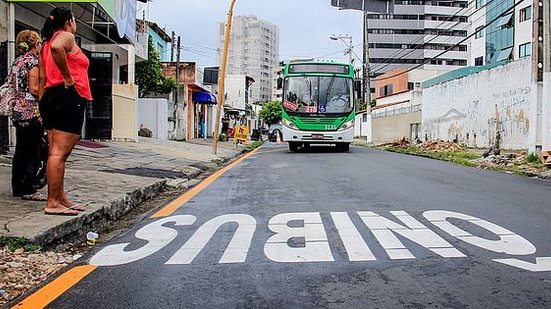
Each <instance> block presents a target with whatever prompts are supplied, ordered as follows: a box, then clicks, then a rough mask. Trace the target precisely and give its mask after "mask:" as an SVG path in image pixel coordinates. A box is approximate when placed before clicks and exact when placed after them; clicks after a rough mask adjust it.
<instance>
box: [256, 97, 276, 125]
mask: <svg viewBox="0 0 551 309" xmlns="http://www.w3.org/2000/svg"><path fill="white" fill-rule="evenodd" d="M258 116H259V117H260V118H261V119H262V120H264V122H265V123H267V124H269V125H270V124H273V123H278V122H279V121H280V120H281V103H280V102H279V101H273V102H268V103H266V104H264V105H263V106H262V109H261V110H260V112H259V113H258Z"/></svg>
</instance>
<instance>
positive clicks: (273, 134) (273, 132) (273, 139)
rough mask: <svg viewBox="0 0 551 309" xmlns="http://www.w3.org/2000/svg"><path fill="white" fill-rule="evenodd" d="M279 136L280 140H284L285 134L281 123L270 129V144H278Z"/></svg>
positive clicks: (272, 125)
mask: <svg viewBox="0 0 551 309" xmlns="http://www.w3.org/2000/svg"><path fill="white" fill-rule="evenodd" d="M278 135H279V140H280V141H282V140H283V133H282V131H281V124H280V123H274V124H271V125H270V128H269V129H268V140H269V141H270V142H276V141H277V136H278Z"/></svg>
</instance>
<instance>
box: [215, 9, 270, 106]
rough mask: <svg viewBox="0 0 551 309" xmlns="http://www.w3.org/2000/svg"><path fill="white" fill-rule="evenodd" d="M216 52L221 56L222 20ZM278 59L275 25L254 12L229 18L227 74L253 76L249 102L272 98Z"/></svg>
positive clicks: (223, 28) (223, 27) (222, 44)
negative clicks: (257, 16) (230, 19)
mask: <svg viewBox="0 0 551 309" xmlns="http://www.w3.org/2000/svg"><path fill="white" fill-rule="evenodd" d="M219 28H220V38H219V44H218V56H219V59H221V58H222V50H223V46H224V33H225V24H224V23H222V22H221V23H219ZM278 63H279V29H278V28H277V27H276V26H275V25H273V24H272V23H270V22H267V21H264V20H259V19H258V18H256V17H255V16H236V17H234V19H233V22H232V31H231V40H230V48H229V53H228V63H227V68H226V70H227V74H233V75H246V76H250V77H252V78H253V79H254V80H255V83H254V84H253V85H252V86H251V90H250V91H251V99H252V100H251V101H252V102H251V103H257V102H268V101H270V100H271V99H272V87H273V85H272V84H273V68H274V67H275V66H276V65H277V64H278Z"/></svg>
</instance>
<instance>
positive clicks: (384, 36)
mask: <svg viewBox="0 0 551 309" xmlns="http://www.w3.org/2000/svg"><path fill="white" fill-rule="evenodd" d="M468 3H469V2H468V1H466V0H451V1H439V0H432V1H430V0H429V1H427V0H395V1H394V9H393V12H391V13H390V14H368V15H367V19H368V36H369V63H370V66H371V75H372V78H373V77H376V76H379V75H381V74H384V73H385V72H387V71H390V70H394V69H397V68H411V67H414V66H418V65H422V64H423V63H425V62H427V63H426V64H425V65H423V66H422V67H421V68H422V69H426V70H453V69H457V68H459V67H463V66H467V64H468V60H469V51H468V46H467V45H468V43H467V42H465V43H461V44H459V45H457V46H454V45H456V44H457V43H459V42H460V41H461V40H463V39H465V38H466V37H467V36H468V33H469V29H470V24H469V14H470V13H469V11H470V10H471V9H470V8H469V7H468ZM448 48H451V50H450V51H448V52H447V53H445V54H443V55H441V56H438V55H439V54H440V53H441V52H443V51H444V50H446V49H448ZM436 56H438V57H436ZM432 58H435V59H432Z"/></svg>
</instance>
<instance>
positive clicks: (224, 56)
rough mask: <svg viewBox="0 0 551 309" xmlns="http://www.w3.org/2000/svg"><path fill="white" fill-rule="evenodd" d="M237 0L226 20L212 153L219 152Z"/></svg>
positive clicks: (233, 2)
mask: <svg viewBox="0 0 551 309" xmlns="http://www.w3.org/2000/svg"><path fill="white" fill-rule="evenodd" d="M235 1H236V0H231V3H230V9H229V11H228V20H227V21H226V33H225V37H224V50H223V52H222V64H221V68H220V82H219V83H218V102H217V105H216V124H215V128H214V140H213V141H212V154H214V155H216V153H217V152H218V133H219V130H220V113H221V112H222V100H223V99H224V84H225V79H226V64H227V61H228V48H229V44H230V31H231V22H232V17H233V6H234V4H235Z"/></svg>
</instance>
